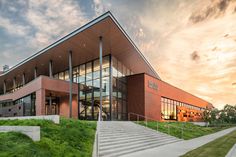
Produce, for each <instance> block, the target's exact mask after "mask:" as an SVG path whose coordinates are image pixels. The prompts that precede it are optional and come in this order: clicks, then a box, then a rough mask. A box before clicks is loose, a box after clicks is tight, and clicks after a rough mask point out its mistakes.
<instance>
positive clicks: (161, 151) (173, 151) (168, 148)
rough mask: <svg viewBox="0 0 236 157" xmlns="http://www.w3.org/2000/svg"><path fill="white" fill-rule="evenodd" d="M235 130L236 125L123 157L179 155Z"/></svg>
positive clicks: (174, 156) (168, 156) (176, 156)
mask: <svg viewBox="0 0 236 157" xmlns="http://www.w3.org/2000/svg"><path fill="white" fill-rule="evenodd" d="M234 130H236V127H233V128H229V129H226V130H222V131H219V132H216V133H213V134H210V135H206V136H202V137H198V138H195V139H191V140H185V141H180V142H176V143H172V144H167V145H164V146H160V147H156V148H152V149H147V150H144V151H139V152H135V153H131V154H127V155H124V156H122V157H144V156H146V157H158V156H160V157H178V156H181V155H184V154H185V153H187V152H189V151H191V150H193V149H196V148H198V147H200V146H202V145H204V144H206V143H209V142H211V141H213V140H215V139H217V138H219V137H221V136H224V135H226V134H228V133H230V132H232V131H234Z"/></svg>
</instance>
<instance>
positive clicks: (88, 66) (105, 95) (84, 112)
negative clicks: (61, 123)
mask: <svg viewBox="0 0 236 157" xmlns="http://www.w3.org/2000/svg"><path fill="white" fill-rule="evenodd" d="M110 58H111V56H105V57H103V65H102V68H103V69H102V101H103V106H102V107H103V110H102V116H103V119H104V120H110V119H111V110H110V106H111V105H110V67H111V59H110ZM99 77H100V64H99V59H96V60H93V61H90V62H87V63H85V64H82V65H79V66H76V67H74V68H73V81H74V82H76V83H78V84H79V118H80V119H87V120H97V119H98V114H99V108H100V78H99Z"/></svg>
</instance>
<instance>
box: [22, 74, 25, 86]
mask: <svg viewBox="0 0 236 157" xmlns="http://www.w3.org/2000/svg"><path fill="white" fill-rule="evenodd" d="M22 85H23V86H24V85H25V73H23V75H22Z"/></svg>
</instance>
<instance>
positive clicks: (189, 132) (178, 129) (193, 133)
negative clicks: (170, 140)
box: [139, 121, 229, 140]
mask: <svg viewBox="0 0 236 157" xmlns="http://www.w3.org/2000/svg"><path fill="white" fill-rule="evenodd" d="M139 124H140V125H143V126H146V124H145V122H144V121H140V122H139ZM147 126H148V127H149V128H151V129H154V130H157V122H153V121H149V122H148V123H147ZM168 126H169V128H168ZM182 128H183V134H182ZM226 128H229V126H224V127H202V126H197V125H194V124H192V123H187V122H158V131H160V132H163V133H166V134H170V135H172V136H175V137H178V138H183V139H185V140H188V139H192V138H196V137H200V136H204V135H208V134H211V133H215V132H217V131H220V130H223V129H226Z"/></svg>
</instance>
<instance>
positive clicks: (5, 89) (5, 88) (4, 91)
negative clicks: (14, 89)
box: [3, 80, 7, 94]
mask: <svg viewBox="0 0 236 157" xmlns="http://www.w3.org/2000/svg"><path fill="white" fill-rule="evenodd" d="M6 92H7V85H6V81H5V80H4V81H3V94H6Z"/></svg>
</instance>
